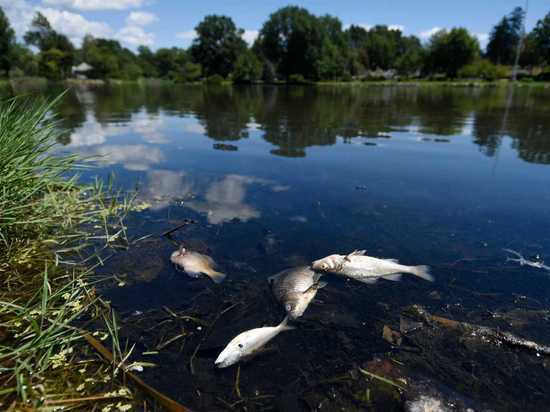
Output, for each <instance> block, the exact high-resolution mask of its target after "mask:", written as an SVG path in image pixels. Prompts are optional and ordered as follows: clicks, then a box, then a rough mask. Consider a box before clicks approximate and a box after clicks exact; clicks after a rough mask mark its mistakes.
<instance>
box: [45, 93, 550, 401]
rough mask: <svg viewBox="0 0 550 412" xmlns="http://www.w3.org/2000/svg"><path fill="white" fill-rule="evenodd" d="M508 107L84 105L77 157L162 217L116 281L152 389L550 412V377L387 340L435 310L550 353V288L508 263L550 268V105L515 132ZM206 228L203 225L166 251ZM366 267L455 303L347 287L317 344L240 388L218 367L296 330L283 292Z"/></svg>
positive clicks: (112, 295) (312, 313)
mask: <svg viewBox="0 0 550 412" xmlns="http://www.w3.org/2000/svg"><path fill="white" fill-rule="evenodd" d="M59 90H61V89H60V88H55V87H54V88H51V89H48V90H45V91H43V92H45V93H46V94H50V95H52V96H53V95H55V94H56V93H57V92H59ZM506 97H507V94H506V89H501V88H483V89H456V88H439V87H426V88H413V87H372V88H371V87H369V88H363V87H360V88H348V87H324V86H323V87H289V88H287V87H243V88H240V87H216V88H212V87H196V86H186V87H184V86H177V87H174V86H173V85H170V86H156V87H153V86H148V85H146V84H145V85H132V86H119V87H114V86H113V87H77V88H74V89H71V90H70V91H69V93H68V95H67V97H66V99H65V100H64V101H63V103H62V104H61V105H60V106H59V108H58V109H57V110H58V111H59V115H60V118H61V121H62V125H63V126H64V127H66V128H67V130H68V133H67V137H66V140H64V141H63V142H61V143H63V144H64V145H65V146H64V150H68V151H76V152H79V153H82V154H85V155H93V156H98V155H99V156H100V157H99V158H98V160H97V163H98V166H99V168H98V169H97V170H96V171H94V172H88V173H86V174H85V175H84V178H93V176H94V174H101V175H107V174H110V173H112V172H114V173H116V175H117V182H118V183H119V184H120V185H122V186H124V187H127V188H133V187H135V185H136V184H137V185H138V187H139V195H138V203H139V204H140V206H141V207H142V209H143V211H141V212H136V213H135V214H133V215H132V216H131V217H130V219H129V221H128V228H129V233H130V235H131V237H132V238H134V239H138V238H140V237H142V236H146V235H151V234H152V235H153V236H150V237H147V238H145V239H144V240H142V241H140V242H137V243H136V244H135V245H133V246H132V247H131V248H130V249H129V250H128V251H127V252H121V253H118V254H117V255H115V256H114V257H113V258H112V259H111V260H110V261H109V262H108V263H107V264H106V265H105V266H104V267H103V268H102V269H101V272H102V273H103V274H105V275H109V276H115V278H114V280H113V281H112V282H111V283H109V284H108V285H106V286H105V288H104V290H103V293H104V294H105V295H107V297H108V299H109V300H110V301H111V302H112V305H113V306H114V307H115V308H116V310H117V311H118V312H119V313H120V314H121V327H122V330H121V334H122V336H124V337H125V338H128V339H129V340H130V341H131V342H133V343H136V344H137V347H136V350H135V351H134V359H133V360H140V361H146V362H151V363H154V364H155V365H156V367H152V368H146V369H145V371H144V372H143V373H142V376H143V378H144V379H145V380H146V381H147V382H148V383H150V384H152V385H153V386H155V387H157V388H158V389H160V390H161V391H163V392H165V393H166V394H169V395H170V396H172V397H174V398H176V399H178V400H180V401H181V402H182V403H183V404H186V405H189V406H190V407H192V408H194V409H196V410H204V411H214V410H245V409H246V410H248V411H251V410H252V411H254V410H281V411H307V410H320V411H334V410H348V411H354V410H373V411H381V410H384V411H386V410H402V409H403V407H404V404H405V402H406V401H408V400H411V399H414V398H416V397H418V395H419V394H431V395H434V396H435V395H437V397H439V398H441V399H444V400H446V401H447V402H446V404H447V406H448V407H449V403H453V404H454V405H455V407H454V409H453V408H451V407H449V409H450V410H462V409H464V408H467V407H474V408H475V409H476V410H479V409H481V410H483V408H490V409H492V410H510V411H511V410H543V409H545V408H546V405H547V404H548V402H549V401H550V394H549V392H548V391H547V390H546V388H547V387H548V386H549V385H550V373H549V371H548V368H549V367H550V360H549V359H548V358H547V357H544V356H537V355H536V354H533V353H528V352H525V351H522V350H521V349H517V348H509V347H503V346H497V345H491V344H487V343H486V342H482V341H480V340H479V339H477V340H476V339H475V337H472V336H464V335H461V334H459V333H457V332H454V331H448V330H445V329H443V328H438V327H434V328H424V329H422V330H419V331H416V332H414V334H411V335H410V336H404V337H403V339H402V343H401V344H399V345H397V344H395V342H393V344H392V343H390V342H388V341H387V340H385V339H383V337H382V332H383V330H386V331H387V330H399V326H400V315H401V313H402V311H403V310H404V309H405V308H407V307H408V306H410V305H413V304H421V305H423V306H424V307H425V308H426V309H427V310H429V311H430V312H432V313H434V314H438V315H440V316H444V317H446V318H449V319H454V320H458V321H463V322H468V323H472V324H476V325H484V326H489V327H492V328H499V329H501V330H504V331H510V332H513V333H514V334H516V335H519V336H523V337H525V338H527V339H531V340H534V341H537V342H540V343H543V344H546V345H549V344H550V322H549V319H550V315H549V313H548V310H549V308H550V298H549V296H550V276H549V274H548V273H546V272H544V271H541V270H538V269H536V268H529V267H520V266H517V265H514V264H513V263H510V262H506V261H505V254H504V252H503V251H502V249H503V248H512V249H516V250H520V251H522V252H523V253H525V254H526V256H531V255H537V254H540V255H541V256H542V257H546V258H547V261H550V256H549V254H550V210H548V207H547V205H548V204H549V202H550V184H549V183H550V169H548V168H547V166H546V165H547V164H548V163H549V161H550V104H548V102H549V101H550V100H549V99H548V97H549V92H548V91H545V90H542V89H538V88H523V89H517V90H516V91H515V93H514V96H513V99H512V101H511V104H510V106H509V108H508V115H507V117H506V121H505V122H503V116H504V114H505V112H506ZM443 143H444V144H443ZM497 154H498V164H497V162H496V160H497ZM185 219H193V220H194V221H196V222H197V223H195V224H191V225H186V226H184V227H182V229H180V230H178V231H175V232H174V234H173V238H172V240H170V239H167V238H166V237H162V236H160V234H162V233H163V232H165V231H167V230H169V229H171V228H173V227H177V226H178V225H181V224H182V223H184V222H185ZM180 244H184V245H185V246H186V247H188V248H190V249H192V250H196V251H199V252H202V253H206V254H208V255H210V256H212V257H213V258H214V259H215V260H216V261H217V262H218V263H219V264H220V266H221V269H222V270H223V271H224V272H226V273H227V274H228V279H227V281H226V282H224V283H223V284H221V285H215V284H213V283H212V282H211V281H209V280H208V279H206V278H201V279H192V278H190V277H188V276H187V275H185V274H184V273H182V272H180V271H178V270H176V269H175V268H174V267H173V266H172V264H171V263H170V261H169V256H170V254H171V252H172V251H174V250H175V249H176V248H177V246H178V245H180ZM353 249H367V251H368V253H369V254H370V255H373V256H381V257H392V258H399V259H400V260H401V261H402V262H403V263H405V264H429V265H431V266H432V268H433V270H432V271H433V273H434V275H435V277H436V282H434V283H428V282H424V281H421V280H417V279H413V278H411V277H407V276H405V277H404V278H403V280H402V281H401V282H390V281H385V280H382V281H380V282H378V283H377V284H376V285H366V284H361V283H358V282H353V281H347V280H345V279H341V278H336V277H331V278H328V277H327V282H328V283H329V284H328V286H327V287H325V288H323V289H321V290H320V291H319V292H318V294H317V296H316V299H315V301H314V302H313V303H312V304H311V306H310V307H309V308H308V310H307V311H306V313H305V315H304V316H303V317H302V318H301V319H299V320H298V321H297V322H296V324H295V326H297V328H296V330H292V331H288V332H284V333H283V334H281V335H280V336H278V337H277V338H276V339H274V340H273V341H272V343H270V344H269V345H268V348H267V350H266V351H265V352H264V353H261V354H259V355H258V356H257V357H256V358H254V359H253V360H251V361H250V362H248V363H244V364H242V365H241V367H240V369H238V368H237V367H231V368H228V369H223V370H217V369H215V368H214V363H213V362H214V360H215V358H216V357H217V355H218V353H219V352H220V351H221V349H223V347H224V346H225V345H226V344H227V342H228V341H229V340H230V339H231V338H232V337H234V336H235V335H237V334H238V333H240V332H242V331H244V330H247V329H250V328H255V327H260V326H262V325H275V324H278V323H279V322H280V321H281V320H282V318H283V315H284V314H283V312H282V309H281V307H280V306H279V305H278V304H277V303H276V302H275V300H274V298H273V296H272V294H271V291H270V289H269V287H268V284H267V281H266V279H267V277H268V276H270V275H273V274H275V273H277V272H278V271H280V270H283V269H285V268H288V267H291V266H296V265H302V264H307V263H309V262H311V261H312V260H313V259H318V258H320V257H322V256H326V255H328V254H331V253H336V252H340V253H344V252H349V251H351V250H353ZM118 285H121V286H118ZM385 326H386V328H384V327H385ZM386 337H387V336H386ZM237 371H239V372H238V373H239V375H238V376H239V378H238V379H237ZM362 371H366V374H365V372H362ZM369 374H371V375H369ZM373 375H375V376H378V377H380V376H382V377H385V378H386V379H387V380H389V382H390V383H388V382H385V381H382V380H380V379H377V378H375V377H373ZM399 387H403V388H406V389H405V390H401V389H400V388H399Z"/></svg>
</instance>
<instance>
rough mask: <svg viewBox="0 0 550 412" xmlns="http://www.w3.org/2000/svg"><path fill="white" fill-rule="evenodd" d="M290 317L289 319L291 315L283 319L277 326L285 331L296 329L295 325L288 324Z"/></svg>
mask: <svg viewBox="0 0 550 412" xmlns="http://www.w3.org/2000/svg"><path fill="white" fill-rule="evenodd" d="M288 319H289V317H288V316H286V317H285V318H284V319H283V321H282V322H281V323H279V326H277V327H278V328H279V329H280V330H281V332H284V331H285V330H292V329H296V328H295V327H294V326H290V325H289V324H288Z"/></svg>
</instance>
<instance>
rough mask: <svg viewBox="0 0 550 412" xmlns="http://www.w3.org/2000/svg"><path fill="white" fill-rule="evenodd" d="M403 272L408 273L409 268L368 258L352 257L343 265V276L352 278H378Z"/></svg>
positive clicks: (387, 261)
mask: <svg viewBox="0 0 550 412" xmlns="http://www.w3.org/2000/svg"><path fill="white" fill-rule="evenodd" d="M404 272H410V268H409V267H408V266H405V265H400V264H399V263H396V262H392V261H389V260H384V259H377V258H373V257H370V256H352V258H351V262H349V263H347V264H345V265H344V268H343V274H346V275H348V276H353V277H361V276H364V277H380V276H385V275H391V274H394V273H404Z"/></svg>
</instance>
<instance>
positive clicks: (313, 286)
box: [302, 282, 328, 293]
mask: <svg viewBox="0 0 550 412" xmlns="http://www.w3.org/2000/svg"><path fill="white" fill-rule="evenodd" d="M326 285H328V283H327V282H317V283H314V284H313V285H311V286H310V287H309V288H307V289H306V290H304V291H303V292H302V293H306V292H309V291H310V290H313V289H315V290H319V289H322V288H324V287H325V286H326Z"/></svg>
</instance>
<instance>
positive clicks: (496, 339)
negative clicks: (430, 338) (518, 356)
mask: <svg viewBox="0 0 550 412" xmlns="http://www.w3.org/2000/svg"><path fill="white" fill-rule="evenodd" d="M403 316H405V317H409V318H416V320H417V321H421V322H423V323H424V324H426V325H429V326H434V325H439V326H442V327H444V328H447V329H452V330H455V331H458V332H461V333H462V334H463V335H467V336H469V337H472V338H477V339H479V340H480V341H481V342H484V343H492V344H495V345H497V346H499V345H507V346H511V347H518V348H523V349H526V350H529V351H534V352H536V353H537V354H543V355H548V356H550V347H549V346H545V345H542V344H539V343H537V342H533V341H530V340H527V339H524V338H520V337H519V336H516V335H514V334H512V333H510V332H504V331H501V330H498V329H493V328H490V327H487V326H480V325H474V324H471V323H467V322H459V321H456V320H452V319H448V318H444V317H441V316H436V315H431V314H430V313H429V312H427V311H426V310H425V309H424V308H423V307H422V306H419V305H413V306H410V307H408V308H406V309H405V310H404V311H403V314H402V317H403Z"/></svg>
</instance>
